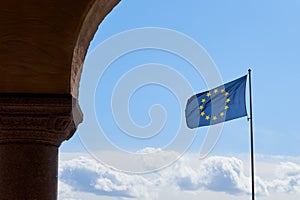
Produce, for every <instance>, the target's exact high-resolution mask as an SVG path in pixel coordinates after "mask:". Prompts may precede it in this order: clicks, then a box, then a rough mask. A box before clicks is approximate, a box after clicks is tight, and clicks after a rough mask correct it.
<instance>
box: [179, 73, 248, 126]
mask: <svg viewBox="0 0 300 200" xmlns="http://www.w3.org/2000/svg"><path fill="white" fill-rule="evenodd" d="M246 81H247V75H245V76H243V77H241V78H238V79H236V80H234V81H231V82H229V83H226V84H225V85H222V86H219V87H216V88H214V89H212V90H208V91H205V92H202V93H199V94H196V95H193V96H192V97H191V98H190V99H189V100H188V102H187V105H186V109H185V117H186V123H187V126H188V127H189V128H196V127H201V126H209V125H213V124H217V123H221V122H224V121H228V120H232V119H236V118H239V117H244V116H247V110H246V103H245V89H246Z"/></svg>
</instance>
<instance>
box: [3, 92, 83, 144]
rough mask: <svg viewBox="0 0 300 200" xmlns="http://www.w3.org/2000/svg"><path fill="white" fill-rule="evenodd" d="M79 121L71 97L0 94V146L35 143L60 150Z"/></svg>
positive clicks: (74, 103)
mask: <svg viewBox="0 0 300 200" xmlns="http://www.w3.org/2000/svg"><path fill="white" fill-rule="evenodd" d="M81 121H82V113H81V111H80V108H79V106H78V103H77V100H76V99H75V98H73V97H72V96H71V95H29V94H27V95H25V94H23V95H20V94H19V95H12V94H0V144H1V143H9V142H17V141H18V142H31V143H33V142H37V143H46V144H50V145H55V146H59V145H60V143H61V142H62V141H64V140H67V139H69V138H70V137H71V136H72V135H73V133H74V132H75V130H76V127H77V125H78V124H79V123H80V122H81Z"/></svg>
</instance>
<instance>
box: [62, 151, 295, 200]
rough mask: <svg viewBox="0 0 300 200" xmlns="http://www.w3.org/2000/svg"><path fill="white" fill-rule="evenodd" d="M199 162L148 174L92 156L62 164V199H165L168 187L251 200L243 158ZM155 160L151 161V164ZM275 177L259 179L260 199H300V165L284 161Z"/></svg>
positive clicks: (184, 161) (184, 160) (193, 159)
mask: <svg viewBox="0 0 300 200" xmlns="http://www.w3.org/2000/svg"><path fill="white" fill-rule="evenodd" d="M167 154H170V152H167ZM197 158H198V157H197V155H188V156H185V157H184V158H181V159H180V160H178V161H177V162H176V163H174V164H173V165H171V166H169V167H167V168H165V169H162V170H160V171H157V172H155V173H152V174H146V175H132V174H126V173H122V172H118V171H115V170H113V169H111V168H109V167H107V166H104V165H103V164H101V163H100V162H97V161H96V160H94V159H92V158H91V157H89V156H88V155H86V156H80V157H77V158H72V159H67V160H61V161H60V167H59V199H60V200H75V199H76V200H78V199H84V198H87V197H86V195H90V197H88V198H89V199H93V198H94V199H99V197H101V199H145V200H150V199H151V200H153V199H161V198H160V194H162V193H163V192H164V190H166V188H168V190H170V191H174V192H176V193H178V194H180V193H181V192H188V193H190V194H192V193H195V194H196V193H197V194H199V192H200V193H203V192H205V191H210V192H218V193H226V194H227V195H230V196H231V197H233V196H238V197H239V198H240V199H242V197H246V199H247V198H249V195H250V192H251V186H250V178H249V175H247V174H249V173H248V172H247V171H246V170H245V169H244V163H243V161H242V160H240V159H238V158H236V157H224V156H211V157H208V158H206V159H204V160H198V159H197ZM157 160H158V161H159V160H160V159H157ZM143 162H145V161H143ZM153 162H155V161H153V160H151V163H149V165H153ZM124 164H126V161H125V163H124ZM145 167H147V166H145ZM270 170H274V169H270ZM245 171H246V172H245ZM274 174H275V176H274V177H273V179H272V180H264V179H263V178H260V177H256V179H255V184H256V194H257V195H258V196H263V197H268V196H269V195H270V193H271V194H275V193H278V194H279V193H284V194H290V193H291V194H297V193H299V195H300V164H297V163H293V162H282V163H280V165H279V166H278V167H277V169H276V170H275V171H274ZM83 196H84V197H83ZM97 197H98V198H97Z"/></svg>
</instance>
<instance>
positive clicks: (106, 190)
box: [59, 157, 152, 199]
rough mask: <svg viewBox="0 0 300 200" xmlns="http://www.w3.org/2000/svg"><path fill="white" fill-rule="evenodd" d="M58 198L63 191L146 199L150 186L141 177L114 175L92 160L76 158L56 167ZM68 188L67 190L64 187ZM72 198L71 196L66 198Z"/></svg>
mask: <svg viewBox="0 0 300 200" xmlns="http://www.w3.org/2000/svg"><path fill="white" fill-rule="evenodd" d="M59 174H60V175H59V179H60V181H61V183H60V185H61V186H60V188H61V189H63V190H62V191H60V192H61V195H63V196H64V198H66V192H65V190H66V191H68V193H70V194H71V192H70V191H71V190H73V191H77V192H86V193H93V194H95V195H98V196H116V197H126V198H133V197H139V199H143V198H144V199H148V198H149V195H150V194H149V193H148V191H147V187H151V185H152V183H151V182H149V181H148V180H147V179H145V178H144V177H142V176H138V175H128V174H124V173H120V172H116V171H114V170H112V169H110V168H108V167H106V166H104V165H102V164H101V163H99V162H97V161H96V160H94V159H91V158H87V157H79V158H76V159H71V160H68V161H63V162H61V164H60V170H59ZM67 186H69V187H67ZM70 197H72V195H70Z"/></svg>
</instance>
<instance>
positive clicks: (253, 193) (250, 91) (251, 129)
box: [248, 69, 255, 200]
mask: <svg viewBox="0 0 300 200" xmlns="http://www.w3.org/2000/svg"><path fill="white" fill-rule="evenodd" d="M248 72H249V97H250V117H249V120H250V141H251V180H252V200H255V190H254V189H255V185H254V153H253V152H254V151H253V118H252V90H251V69H249V70H248Z"/></svg>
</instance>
